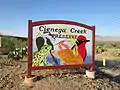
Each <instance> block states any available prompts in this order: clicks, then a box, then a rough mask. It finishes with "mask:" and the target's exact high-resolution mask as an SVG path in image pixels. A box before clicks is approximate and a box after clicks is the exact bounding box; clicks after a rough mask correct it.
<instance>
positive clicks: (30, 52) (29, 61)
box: [27, 20, 32, 78]
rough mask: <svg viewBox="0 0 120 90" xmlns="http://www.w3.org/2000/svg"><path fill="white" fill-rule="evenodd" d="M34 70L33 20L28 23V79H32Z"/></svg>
mask: <svg viewBox="0 0 120 90" xmlns="http://www.w3.org/2000/svg"><path fill="white" fill-rule="evenodd" d="M31 68H32V20H29V21H28V68H27V78H30V77H31Z"/></svg>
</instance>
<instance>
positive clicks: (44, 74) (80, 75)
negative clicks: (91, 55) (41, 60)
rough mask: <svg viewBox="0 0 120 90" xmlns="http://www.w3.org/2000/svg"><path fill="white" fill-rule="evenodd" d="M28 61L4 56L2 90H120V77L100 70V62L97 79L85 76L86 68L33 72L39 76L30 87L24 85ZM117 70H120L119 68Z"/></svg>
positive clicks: (0, 71) (0, 63)
mask: <svg viewBox="0 0 120 90" xmlns="http://www.w3.org/2000/svg"><path fill="white" fill-rule="evenodd" d="M26 60H27V59H24V60H20V61H14V60H8V59H7V58H6V57H3V56H2V58H1V59H0V90H120V79H119V78H120V75H118V76H116V77H112V76H111V75H108V74H105V73H103V72H101V71H100V70H99V68H98V67H99V66H101V61H100V60H97V63H96V78H95V79H90V78H87V77H86V76H85V68H79V69H54V70H51V69H47V70H38V71H33V73H32V74H33V75H36V76H37V81H36V82H34V83H33V84H31V85H29V86H28V85H25V84H23V81H24V77H25V74H26V67H27V62H26ZM116 62H117V61H116ZM119 64H120V63H118V64H117V65H118V66H119ZM115 65H116V64H115ZM115 69H117V70H120V68H119V67H117V66H116V67H115Z"/></svg>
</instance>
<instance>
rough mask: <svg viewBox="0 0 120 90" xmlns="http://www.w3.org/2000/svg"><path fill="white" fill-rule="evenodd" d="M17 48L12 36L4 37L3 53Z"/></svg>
mask: <svg viewBox="0 0 120 90" xmlns="http://www.w3.org/2000/svg"><path fill="white" fill-rule="evenodd" d="M14 49H15V43H14V40H13V38H11V37H5V36H3V37H2V53H3V54H7V53H8V52H10V51H12V50H14Z"/></svg>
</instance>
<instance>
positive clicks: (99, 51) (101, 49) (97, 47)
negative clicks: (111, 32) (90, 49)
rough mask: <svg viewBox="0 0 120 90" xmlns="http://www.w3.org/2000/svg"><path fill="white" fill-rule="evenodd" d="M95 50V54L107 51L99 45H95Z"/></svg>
mask: <svg viewBox="0 0 120 90" xmlns="http://www.w3.org/2000/svg"><path fill="white" fill-rule="evenodd" d="M95 50H96V53H103V52H105V51H107V49H105V48H104V47H103V46H100V45H97V46H96V49H95Z"/></svg>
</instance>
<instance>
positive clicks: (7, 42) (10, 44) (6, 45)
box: [1, 36, 27, 54]
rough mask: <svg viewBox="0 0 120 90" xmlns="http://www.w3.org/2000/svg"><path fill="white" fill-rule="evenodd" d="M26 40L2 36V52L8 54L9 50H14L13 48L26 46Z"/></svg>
mask: <svg viewBox="0 0 120 90" xmlns="http://www.w3.org/2000/svg"><path fill="white" fill-rule="evenodd" d="M26 45H27V41H25V40H21V39H18V38H15V37H9V36H2V49H1V51H2V53H3V54H8V53H9V52H11V51H14V50H15V48H21V47H26Z"/></svg>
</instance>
